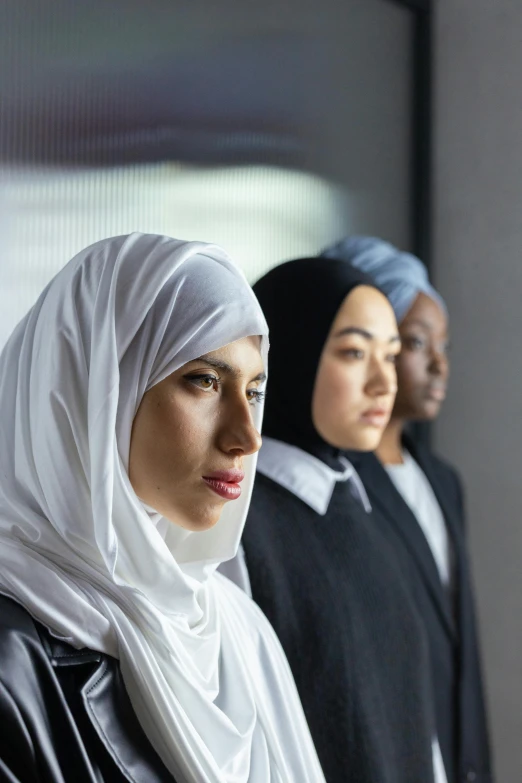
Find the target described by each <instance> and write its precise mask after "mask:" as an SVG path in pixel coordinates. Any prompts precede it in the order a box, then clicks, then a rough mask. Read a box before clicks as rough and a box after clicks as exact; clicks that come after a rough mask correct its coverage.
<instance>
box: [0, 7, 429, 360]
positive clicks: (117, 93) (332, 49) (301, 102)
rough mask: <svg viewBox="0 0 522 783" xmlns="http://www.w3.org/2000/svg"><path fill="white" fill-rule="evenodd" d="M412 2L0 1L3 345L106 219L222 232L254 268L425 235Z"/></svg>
mask: <svg viewBox="0 0 522 783" xmlns="http://www.w3.org/2000/svg"><path fill="white" fill-rule="evenodd" d="M414 17H415V14H414V13H413V12H412V11H411V10H409V9H408V8H406V7H404V6H403V5H401V4H399V3H394V2H391V1H390V0H344V2H342V3H341V2H337V1H335V2H333V1H332V0H322V2H321V3H319V2H310V0H287V1H286V2H285V3H279V2H275V1H273V0H269V2H265V3H263V4H258V3H252V2H245V0H222V2H220V3H211V2H210V1H209V0H206V2H201V3H186V2H181V1H178V0H175V1H173V0H169V1H168V2H159V0H149V2H147V3H136V2H128V1H126V2H123V1H122V0H119V1H117V2H111V3H106V2H103V3H102V2H100V0H91V1H90V2H89V3H73V2H70V0H69V1H68V2H64V1H63V0H56V1H55V2H42V0H39V1H38V2H26V0H6V1H5V2H4V3H2V5H1V7H0V73H1V74H2V77H1V82H0V105H1V106H2V110H1V114H0V242H1V246H0V252H1V267H0V268H1V280H0V345H2V344H3V343H4V342H5V339H6V338H7V336H8V334H9V333H10V331H11V330H12V328H13V326H14V325H15V323H16V322H17V321H18V320H19V319H20V318H21V317H22V316H23V315H24V313H25V312H26V311H27V309H28V308H29V307H30V306H31V304H32V303H33V302H34V300H35V298H36V297H37V296H38V294H39V293H40V291H41V290H42V288H43V286H44V285H45V284H46V282H47V281H48V280H49V279H50V278H51V277H52V276H53V275H54V274H55V273H56V272H57V271H58V270H59V269H60V268H61V266H63V264H64V263H66V262H67V261H68V260H69V259H70V258H71V257H72V256H73V255H74V254H75V253H76V252H77V251H79V250H81V249H82V248H83V247H85V246H86V245H88V244H90V243H91V242H95V241H96V240H98V239H102V238H103V237H107V236H111V235H115V234H121V233H128V232H130V231H145V232H159V233H165V234H168V235H171V236H174V237H177V238H182V239H198V240H205V241H210V242H216V243H218V244H220V245H223V247H225V248H226V250H227V251H228V252H229V253H230V254H231V255H232V256H233V258H234V259H235V260H236V261H237V262H238V263H239V264H240V265H241V266H242V268H243V269H244V270H245V273H246V274H247V276H248V278H249V279H250V280H251V281H254V280H255V279H257V278H258V277H259V276H260V275H261V274H262V273H263V272H264V271H266V270H267V269H268V268H269V267H271V266H273V265H275V264H277V263H279V262H280V261H282V260H285V259H288V258H292V257H296V256H299V255H306V254H315V253H316V252H317V251H319V250H320V249H321V248H322V247H323V246H325V245H326V244H328V243H330V242H332V241H334V240H335V239H337V238H339V237H341V236H342V235H344V234H347V233H351V232H363V233H375V234H378V235H380V236H383V237H385V238H387V239H390V240H391V241H392V242H395V243H398V244H399V245H401V246H403V247H406V248H410V247H411V243H412V226H411V221H412V214H413V210H412V198H413V193H412V181H413V172H412V166H413V163H412V148H413V145H412V105H413V75H412V62H413V52H414V32H415V23H414Z"/></svg>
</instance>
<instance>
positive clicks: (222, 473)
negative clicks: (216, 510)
mask: <svg viewBox="0 0 522 783" xmlns="http://www.w3.org/2000/svg"><path fill="white" fill-rule="evenodd" d="M244 478H245V474H244V472H243V471H242V470H215V471H214V472H213V473H209V474H208V476H203V481H204V482H205V483H206V484H207V486H208V487H210V489H212V490H213V491H214V492H215V493H216V494H217V495H219V496H220V497H222V498H225V500H236V499H237V498H238V497H239V496H240V495H241V487H240V486H239V484H240V483H241V481H243V479H244Z"/></svg>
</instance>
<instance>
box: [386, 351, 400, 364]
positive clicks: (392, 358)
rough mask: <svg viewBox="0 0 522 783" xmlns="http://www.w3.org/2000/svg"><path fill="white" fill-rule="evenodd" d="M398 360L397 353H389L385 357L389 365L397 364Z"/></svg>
mask: <svg viewBox="0 0 522 783" xmlns="http://www.w3.org/2000/svg"><path fill="white" fill-rule="evenodd" d="M398 358H399V354H398V353H389V354H388V356H387V357H386V361H387V362H390V364H397V359H398Z"/></svg>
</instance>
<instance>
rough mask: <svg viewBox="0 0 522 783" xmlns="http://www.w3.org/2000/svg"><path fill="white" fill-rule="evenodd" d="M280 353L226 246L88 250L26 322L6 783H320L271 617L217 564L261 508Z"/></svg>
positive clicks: (20, 343) (12, 409)
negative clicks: (265, 428)
mask: <svg viewBox="0 0 522 783" xmlns="http://www.w3.org/2000/svg"><path fill="white" fill-rule="evenodd" d="M266 353H267V327H266V323H265V320H264V318H263V315H262V313H261V310H260V308H259V305H258V303H257V301H256V299H255V297H254V295H253V293H252V291H251V289H250V288H249V286H248V284H247V282H246V280H245V278H244V277H243V275H242V273H241V272H240V271H239V270H238V269H237V268H236V267H235V266H234V265H233V264H232V263H231V261H230V260H229V259H228V258H227V256H226V255H225V253H224V252H223V251H222V250H220V249H219V248H217V247H215V246H213V245H206V244H203V243H196V242H192V243H187V242H179V241H176V240H173V239H170V238H167V237H159V236H153V235H143V234H131V235H130V236H123V237H116V238H114V239H109V240H104V241H102V242H99V243H97V244H95V245H93V246H91V247H89V248H87V249H86V250H84V251H83V252H82V253H80V254H79V255H77V256H76V257H75V258H74V259H73V260H72V261H71V262H70V263H69V264H67V266H66V267H65V268H64V269H63V270H62V271H61V272H60V273H59V274H58V275H57V276H56V277H55V278H54V280H53V281H52V282H51V283H50V284H49V285H48V286H47V288H46V289H45V291H44V292H43V293H42V295H41V296H40V298H39V300H38V301H37V303H36V304H35V305H34V307H33V308H32V309H31V310H30V311H29V313H28V314H27V316H26V317H25V318H24V319H23V321H22V322H21V323H20V324H19V325H18V327H17V328H16V329H15V331H14V333H13V334H12V336H11V338H10V340H9V341H8V343H7V345H6V347H5V348H4V350H3V352H2V354H1V356H0V411H1V414H0V592H1V593H2V594H3V595H2V596H0V715H2V723H3V728H2V732H1V733H0V777H1V776H2V775H3V777H2V778H1V779H2V780H3V779H5V780H8V781H24V783H25V781H27V782H28V783H30V782H32V781H35V782H36V781H39V783H40V782H42V783H44V782H45V783H51V782H52V783H57V782H58V781H59V782H60V783H65V781H66V782H67V783H72V781H75V783H76V782H77V781H78V782H80V781H81V782H82V783H95V781H96V783H99V781H111V783H113V781H120V780H121V781H124V780H125V781H128V780H131V781H134V783H154V782H155V781H172V780H175V781H176V782H177V783H206V782H207V781H209V782H211V783H218V782H219V783H225V782H226V783H246V781H249V782H252V783H307V782H308V781H309V783H320V781H323V780H324V778H323V775H322V772H321V769H320V767H319V763H318V761H317V757H316V754H315V750H314V748H313V745H312V742H311V739H310V735H309V732H308V727H307V725H306V722H305V719H304V716H303V712H302V708H301V705H300V703H299V699H298V696H297V693H296V690H295V686H294V683H293V680H292V677H291V674H290V671H289V668H288V665H287V662H286V659H285V657H284V654H283V653H282V651H281V648H280V646H279V643H278V641H277V639H276V637H275V635H274V633H273V631H272V629H271V627H270V625H269V624H268V621H267V620H266V619H265V617H264V615H262V613H261V612H260V610H258V609H257V607H256V606H255V605H254V603H253V602H251V601H250V599H249V598H247V597H246V595H245V594H244V593H243V592H242V591H241V590H239V589H238V588H236V587H235V586H234V585H233V584H232V583H231V582H229V581H228V580H227V579H226V578H225V577H223V576H221V575H220V574H217V573H216V568H217V566H218V565H219V564H220V563H221V562H222V561H224V560H227V559H229V558H231V557H233V556H234V554H235V552H236V550H237V547H238V543H239V540H240V538H241V533H242V529H243V524H244V520H245V516H246V513H247V510H248V504H249V499H250V494H251V489H252V482H253V478H254V472H255V461H256V452H257V450H258V448H259V445H260V437H259V434H258V430H259V426H260V422H261V410H262V405H261V404H260V401H261V397H262V391H261V389H260V387H261V386H262V385H263V381H264V378H265V375H264V372H265V362H266ZM243 479H244V480H243Z"/></svg>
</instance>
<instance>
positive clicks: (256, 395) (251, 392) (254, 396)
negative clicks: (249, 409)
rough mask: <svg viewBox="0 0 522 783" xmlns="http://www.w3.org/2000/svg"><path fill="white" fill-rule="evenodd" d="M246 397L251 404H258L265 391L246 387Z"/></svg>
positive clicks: (262, 398)
mask: <svg viewBox="0 0 522 783" xmlns="http://www.w3.org/2000/svg"><path fill="white" fill-rule="evenodd" d="M247 398H248V401H249V402H250V403H252V405H258V404H259V403H260V402H262V401H263V400H264V398H265V392H264V391H261V390H260V389H247Z"/></svg>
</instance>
